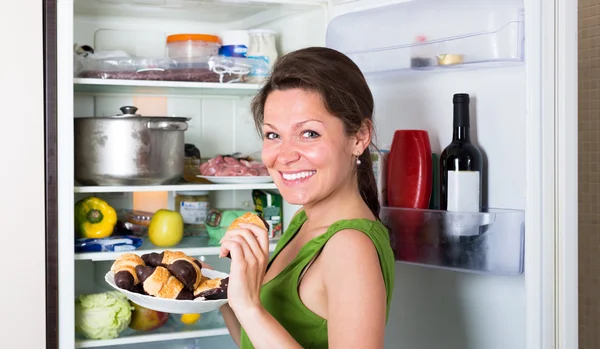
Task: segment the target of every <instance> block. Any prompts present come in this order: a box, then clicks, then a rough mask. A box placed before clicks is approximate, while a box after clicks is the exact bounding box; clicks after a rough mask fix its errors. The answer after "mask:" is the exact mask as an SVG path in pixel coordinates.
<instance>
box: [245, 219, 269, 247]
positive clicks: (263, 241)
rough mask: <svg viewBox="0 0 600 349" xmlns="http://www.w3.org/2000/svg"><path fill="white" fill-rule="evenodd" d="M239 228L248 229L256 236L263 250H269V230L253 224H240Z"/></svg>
mask: <svg viewBox="0 0 600 349" xmlns="http://www.w3.org/2000/svg"><path fill="white" fill-rule="evenodd" d="M240 228H244V229H248V230H249V231H250V232H251V233H252V234H254V236H256V238H257V239H258V243H259V244H260V247H261V248H262V249H263V251H267V253H268V252H269V235H268V234H269V232H268V231H266V230H265V229H263V228H260V227H258V226H256V225H254V224H240Z"/></svg>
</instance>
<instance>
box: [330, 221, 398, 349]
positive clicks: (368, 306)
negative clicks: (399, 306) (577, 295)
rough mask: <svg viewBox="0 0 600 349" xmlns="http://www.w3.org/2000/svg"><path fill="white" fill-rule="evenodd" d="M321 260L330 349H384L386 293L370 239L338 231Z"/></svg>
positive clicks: (348, 231) (361, 234)
mask: <svg viewBox="0 0 600 349" xmlns="http://www.w3.org/2000/svg"><path fill="white" fill-rule="evenodd" d="M320 258H322V262H323V263H322V264H321V265H323V266H324V267H323V268H322V273H323V274H322V277H323V285H324V288H325V293H326V294H327V315H328V319H327V321H328V333H329V345H330V347H331V348H383V337H384V329H385V319H386V289H385V282H384V279H383V273H382V270H381V266H380V264H379V258H378V255H377V250H376V248H375V245H374V244H373V242H372V241H371V239H370V238H369V236H367V235H366V234H365V233H363V232H361V231H359V230H355V229H344V230H341V231H339V232H337V233H336V234H335V235H334V236H333V237H331V239H330V240H329V241H328V243H327V244H326V245H325V247H324V248H323V252H322V255H321V256H320ZM358 333H360V334H361V335H349V334H358Z"/></svg>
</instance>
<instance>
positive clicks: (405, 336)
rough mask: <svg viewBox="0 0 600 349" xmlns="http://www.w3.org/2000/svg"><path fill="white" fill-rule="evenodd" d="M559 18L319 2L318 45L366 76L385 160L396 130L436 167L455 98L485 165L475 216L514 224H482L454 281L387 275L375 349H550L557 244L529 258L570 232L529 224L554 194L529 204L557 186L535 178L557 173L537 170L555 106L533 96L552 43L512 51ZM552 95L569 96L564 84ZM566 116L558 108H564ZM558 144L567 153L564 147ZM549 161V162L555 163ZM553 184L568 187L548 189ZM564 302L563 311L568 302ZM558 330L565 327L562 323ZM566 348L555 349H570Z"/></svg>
mask: <svg viewBox="0 0 600 349" xmlns="http://www.w3.org/2000/svg"><path fill="white" fill-rule="evenodd" d="M560 6H562V7H560ZM560 6H558V5H557V7H556V8H554V9H553V10H548V11H547V12H545V13H543V14H542V13H541V9H542V7H541V2H540V1H533V0H531V1H529V0H524V1H523V0H509V1H493V0H486V1H476V0H461V1H452V2H450V1H443V0H415V1H407V2H404V1H385V0H380V1H364V0H363V1H360V0H359V1H345V0H331V1H330V9H331V11H330V13H331V14H330V22H329V26H328V30H327V36H326V45H327V46H328V47H331V48H334V49H337V50H339V51H341V52H343V53H345V54H347V55H348V56H349V57H350V58H351V59H353V60H354V62H355V63H356V64H357V65H358V66H359V67H360V68H361V70H362V71H363V73H365V76H366V78H367V81H368V82H369V84H370V87H371V90H372V92H373V94H374V98H375V124H376V135H377V138H376V144H377V146H378V147H379V148H380V149H381V148H384V149H388V150H389V148H387V147H389V145H390V144H391V143H392V139H393V138H392V137H393V134H394V131H396V130H400V129H421V130H426V131H427V132H428V134H429V138H430V142H431V149H432V152H433V153H437V154H438V155H439V154H440V152H441V151H442V150H443V149H444V148H445V147H446V146H447V145H448V144H449V143H450V141H451V137H452V97H453V94H455V93H468V94H469V95H470V96H471V115H472V116H471V118H472V119H471V123H472V125H471V132H472V134H471V138H472V141H473V143H474V144H476V145H477V146H478V147H480V149H481V150H482V152H483V153H484V157H485V159H486V161H485V164H486V165H485V167H484V171H485V178H484V181H485V184H484V194H483V195H484V207H488V208H502V209H506V210H507V212H510V213H511V214H514V216H508V215H505V214H502V213H498V214H496V215H495V219H496V221H495V224H494V225H493V227H495V228H492V229H491V230H490V232H489V234H490V235H488V236H489V237H490V239H488V240H489V241H488V244H487V246H486V251H485V252H482V253H483V254H484V256H485V258H486V262H487V263H488V264H487V265H486V267H485V268H471V267H472V266H469V265H462V266H460V267H459V268H453V267H452V266H449V265H445V264H444V263H443V262H439V261H435V260H432V259H431V258H429V259H428V258H422V259H421V260H419V261H417V263H414V261H409V260H400V261H399V262H398V263H396V283H395V292H394V296H393V305H392V311H391V315H390V319H389V322H388V328H387V332H386V348H420V349H434V348H441V347H444V348H450V349H453V348H456V349H465V348H473V349H475V348H486V349H502V348H521V349H524V348H527V349H529V348H540V349H541V348H548V347H551V346H554V343H555V338H556V337H554V335H555V334H556V333H555V331H554V321H555V319H557V318H558V315H557V314H558V313H556V311H557V309H555V308H554V307H553V306H552V305H551V304H552V302H553V301H554V300H556V299H557V298H555V296H556V294H554V293H551V292H550V293H548V292H546V293H544V292H542V287H544V286H543V285H546V290H548V289H549V288H550V289H551V288H553V287H556V286H557V285H558V282H559V281H558V280H559V277H558V275H559V271H558V269H553V268H542V264H543V263H554V262H555V261H556V260H557V259H556V258H558V257H556V256H555V255H554V253H553V252H552V251H553V250H552V249H553V248H554V247H559V246H560V244H561V243H564V241H563V242H561V241H560V239H558V238H557V239H556V240H552V241H550V240H548V239H546V240H544V245H542V243H541V241H542V240H543V239H542V236H543V235H542V231H546V232H547V231H548V230H553V231H558V229H559V227H558V226H556V225H554V223H552V222H551V221H552V220H553V219H554V217H557V216H559V215H564V214H567V215H569V217H570V218H569V221H568V226H569V227H570V228H572V227H573V219H572V218H573V217H572V212H571V213H564V212H562V213H561V212H558V211H548V209H546V211H544V212H545V213H546V214H547V216H545V218H544V219H542V215H541V212H542V207H543V206H544V205H543V202H544V201H545V200H551V202H557V201H556V200H558V198H557V197H555V196H552V197H550V196H549V195H548V194H543V193H544V192H552V191H553V190H554V189H553V188H550V187H544V188H542V189H541V190H540V185H542V184H544V185H549V183H557V182H554V181H555V180H559V179H558V178H554V177H553V174H551V173H548V172H554V170H555V169H556V163H555V162H554V160H552V161H550V160H545V159H542V158H541V154H542V150H543V149H546V151H549V149H554V146H555V145H556V144H554V143H553V142H554V138H553V137H554V133H553V132H554V131H553V130H554V127H555V126H554V125H555V123H554V121H552V120H543V118H541V115H542V114H541V113H542V109H541V106H542V105H543V103H551V99H552V100H553V101H556V100H557V99H560V100H562V101H563V102H564V100H565V98H567V97H568V96H567V97H566V96H565V94H564V93H565V92H563V94H562V95H560V96H559V95H554V94H549V92H550V91H553V89H554V88H555V86H558V85H557V84H558V83H559V82H558V81H556V80H552V81H546V82H545V84H544V85H542V83H541V77H542V71H541V68H540V67H541V66H542V64H541V63H542V62H543V60H542V52H544V50H546V51H547V52H548V53H550V50H552V48H554V47H555V42H558V40H559V38H555V37H553V36H551V35H547V36H544V37H543V40H534V39H531V40H529V41H526V39H525V38H526V37H531V38H538V37H542V17H543V18H548V20H544V23H545V25H546V27H545V28H544V29H543V30H544V32H550V33H551V32H554V31H555V30H556V28H557V27H558V22H559V20H560V19H559V18H562V21H564V18H569V17H566V16H568V13H569V11H567V12H566V13H567V14H566V15H565V14H562V13H561V14H559V12H558V9H559V8H563V9H567V7H569V8H570V11H572V10H573V9H575V11H576V7H574V6H571V5H569V6H568V5H566V4H562V5H560ZM571 15H572V12H571ZM570 20H571V21H572V18H571V19H570ZM525 23H527V25H525ZM575 29H576V26H575V28H573V26H572V23H571V26H564V24H563V27H562V28H561V30H560V32H561V33H562V34H563V35H566V36H565V37H563V38H562V39H563V40H564V39H565V38H566V37H570V39H571V40H573V41H575V40H576V37H573V35H571V36H569V35H568V34H567V33H568V31H569V30H572V31H574V30H575ZM564 43H565V41H563V44H564ZM563 50H564V48H563ZM563 53H564V52H563ZM526 57H527V59H526ZM571 58H572V57H571ZM569 62H570V63H571V65H570V68H569V69H572V67H573V65H572V63H573V62H572V61H569ZM569 62H567V63H569ZM563 63H564V62H563ZM575 64H576V62H575ZM553 67H554V68H556V69H562V70H563V71H564V69H566V66H562V67H559V66H553ZM575 67H576V66H575ZM546 69H548V67H546ZM547 73H548V74H549V73H550V72H549V71H548V72H547ZM548 74H547V76H550V75H548ZM573 75H575V76H576V74H573ZM563 77H564V76H563ZM563 83H565V84H568V86H570V88H575V87H576V84H573V81H563ZM544 95H545V96H546V99H545V100H544V99H543V96H544ZM575 101H576V100H575ZM572 102H573V100H572V95H571V100H570V101H567V105H568V106H570V107H571V108H572V107H573V105H572V104H569V103H572ZM548 105H549V104H548ZM552 110H554V109H552ZM571 111H572V110H571ZM556 117H557V120H558V118H559V116H558V114H557V116H556ZM557 122H558V121H557ZM571 126H572V125H571ZM571 131H572V130H571ZM571 136H572V132H571V133H570V134H569V137H571ZM566 144H571V145H572V143H571V140H569V141H568V142H567V143H566ZM573 151H574V150H573V149H572V148H571V149H570V150H568V151H566V150H563V155H564V154H567V153H568V154H570V155H569V156H574V154H573ZM575 151H576V150H575ZM548 155H549V156H552V157H553V158H554V157H558V156H559V152H558V151H557V152H553V153H551V154H550V153H549V154H548ZM575 158H576V156H575ZM544 169H546V170H549V171H546V170H544ZM575 170H576V166H575ZM567 175H568V174H567ZM570 175H572V173H571V174H570ZM549 176H552V179H549ZM565 178H569V179H571V180H572V179H573V178H572V177H564V178H563V179H561V180H562V181H565V180H566V179H565ZM563 183H565V182H563ZM434 190H435V188H434ZM563 193H564V192H563ZM575 193H576V191H575ZM546 202H548V201H546ZM423 214H424V215H428V216H430V217H436V215H441V216H443V215H444V213H439V212H438V213H436V212H433V211H427V212H424V213H423ZM391 234H392V235H394V234H397V232H394V231H392V232H391ZM559 234H560V233H558V234H557V235H556V236H560V235H559ZM494 236H495V238H493V237H494ZM392 239H393V238H392ZM567 245H568V246H572V242H569V243H568V244H567ZM568 246H565V248H568ZM569 251H571V250H569ZM571 252H572V251H571ZM575 257H576V256H575ZM564 258H565V257H563V260H565V259H564ZM573 261H575V262H576V258H575V259H573V255H572V253H571V255H570V256H569V259H568V262H565V263H566V264H565V265H569V266H571V267H569V269H568V270H569V271H570V272H572V271H573V269H572V265H573V264H572V263H573ZM415 264H417V265H415ZM551 265H552V264H551ZM571 279H572V278H571ZM563 282H564V281H563ZM562 286H565V284H564V283H563V284H562ZM565 290H567V291H568V292H567V293H566V295H565V297H567V298H566V299H569V300H570V301H572V300H573V292H574V290H573V289H572V288H568V287H567V288H565ZM575 300H576V298H575ZM565 304H569V303H568V302H567V303H565ZM575 308H576V306H575ZM542 309H552V310H551V311H549V312H545V311H544V312H543V311H542ZM563 309H564V308H563ZM575 312H576V311H575ZM566 318H568V319H570V320H575V321H576V317H573V313H572V312H571V313H570V314H569V315H568V317H565V319H566ZM573 335H575V337H576V332H575V334H573V332H572V331H570V332H569V334H568V335H566V337H567V338H570V339H571V340H572V339H573V338H572V336H573ZM564 343H567V342H563V344H564ZM569 343H570V345H569V346H565V348H574V347H576V343H575V344H574V342H573V341H570V342H569Z"/></svg>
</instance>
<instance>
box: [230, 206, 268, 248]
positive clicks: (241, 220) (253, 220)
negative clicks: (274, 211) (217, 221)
mask: <svg viewBox="0 0 600 349" xmlns="http://www.w3.org/2000/svg"><path fill="white" fill-rule="evenodd" d="M240 224H254V225H256V226H258V227H261V228H263V229H265V230H266V231H269V223H267V221H265V219H264V218H262V217H261V216H259V215H257V214H256V213H252V212H246V213H244V214H243V215H241V216H239V217H238V218H236V219H234V220H233V222H231V224H230V225H229V227H228V228H227V231H230V230H233V229H238V228H239V227H240ZM227 258H231V253H228V254H227Z"/></svg>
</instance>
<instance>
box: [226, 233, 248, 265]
mask: <svg viewBox="0 0 600 349" xmlns="http://www.w3.org/2000/svg"><path fill="white" fill-rule="evenodd" d="M221 249H225V250H226V251H227V252H231V261H232V263H233V262H241V263H243V265H244V266H245V265H246V256H245V255H244V248H243V247H242V246H241V244H240V242H239V241H237V240H236V239H227V240H225V241H223V243H222V245H221Z"/></svg>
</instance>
